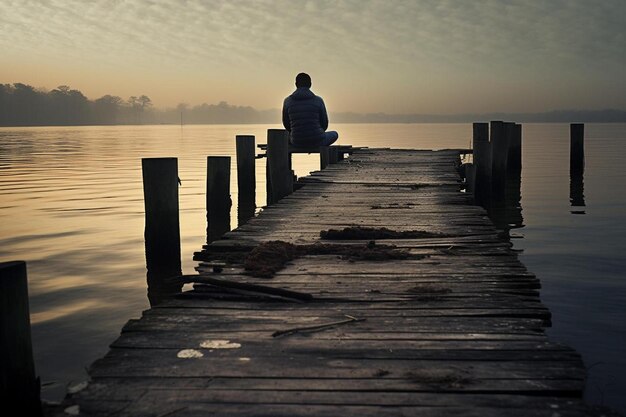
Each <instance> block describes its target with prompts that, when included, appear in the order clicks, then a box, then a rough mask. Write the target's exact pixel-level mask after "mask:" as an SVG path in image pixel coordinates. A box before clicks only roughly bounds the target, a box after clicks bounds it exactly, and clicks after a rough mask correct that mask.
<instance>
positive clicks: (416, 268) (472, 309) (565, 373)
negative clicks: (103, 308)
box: [70, 148, 589, 417]
mask: <svg viewBox="0 0 626 417" xmlns="http://www.w3.org/2000/svg"><path fill="white" fill-rule="evenodd" d="M352 151H353V154H352V156H351V157H350V158H349V159H346V160H343V161H340V162H338V163H336V164H331V165H328V166H327V168H325V169H324V170H321V171H316V172H313V173H312V174H311V175H310V176H308V177H306V178H301V179H300V180H299V183H300V184H304V186H303V187H302V188H300V189H299V190H298V191H296V192H294V193H293V194H290V195H288V196H287V197H285V198H283V199H282V200H280V201H278V202H276V203H275V204H273V205H271V206H269V207H265V208H263V210H262V211H261V213H260V214H259V215H258V216H257V217H254V218H252V219H250V220H249V221H248V222H247V223H246V224H245V225H243V226H240V227H239V228H237V229H235V230H233V231H231V232H229V233H226V234H225V235H224V236H223V237H222V239H220V240H217V241H215V242H213V243H211V244H210V245H208V246H204V247H203V248H202V250H201V251H199V252H197V253H196V254H195V258H196V259H197V260H199V261H200V262H199V263H198V266H197V268H196V269H197V271H198V272H199V273H200V274H202V275H203V276H204V277H206V278H217V279H219V280H228V281H230V282H233V283H235V284H236V285H234V287H237V288H258V287H254V286H255V285H257V286H258V285H261V286H263V287H264V288H266V287H269V288H270V289H276V290H277V291H281V290H289V291H297V292H298V293H305V294H309V295H310V296H311V300H310V301H308V302H297V300H277V299H267V298H264V297H260V296H259V294H254V293H246V292H245V291H244V292H241V291H239V292H237V293H232V292H229V291H228V288H221V287H219V286H218V287H216V286H215V285H207V283H209V284H210V282H213V281H212V280H211V279H197V280H195V281H196V283H195V284H194V287H193V290H190V291H187V292H185V293H183V294H181V295H180V296H178V297H176V298H173V299H171V300H169V301H167V302H165V303H163V304H161V305H159V306H156V307H153V308H152V309H150V310H147V311H145V312H144V313H143V316H142V317H141V319H136V320H130V321H129V322H128V323H127V324H126V325H125V326H124V328H123V329H122V333H121V335H120V337H119V338H118V339H117V340H116V341H114V342H113V343H112V345H111V350H110V351H109V353H108V354H107V355H106V356H105V357H103V358H102V359H100V360H98V361H96V362H95V363H94V364H93V365H92V366H91V367H90V369H89V374H90V377H91V383H90V385H89V386H88V387H87V388H86V389H85V390H83V391H81V392H79V393H76V394H74V395H73V396H71V398H70V400H71V401H74V402H76V403H77V404H79V405H80V407H81V415H87V416H109V415H119V416H164V415H168V416H170V415H171V416H205V415H215V416H290V417H291V416H337V415H342V416H346V417H348V416H365V417H367V416H376V417H379V416H382V417H384V416H413V415H420V416H450V415H454V416H457V415H463V416H501V415H506V416H508V417H515V416H555V415H556V414H555V413H558V415H559V416H582V415H588V413H589V409H588V408H587V407H586V406H585V404H584V403H583V402H582V400H581V396H582V390H583V386H584V379H585V369H584V367H583V364H582V362H581V359H580V356H579V355H578V354H577V353H576V352H575V351H573V350H572V349H570V348H569V347H567V346H564V345H561V344H557V343H554V342H551V341H550V340H548V338H547V336H546V334H545V332H544V329H545V328H546V327H547V326H549V325H550V312H549V310H548V309H547V308H546V307H545V306H544V305H543V304H542V303H541V301H540V298H539V289H540V287H541V283H540V281H539V279H538V278H537V277H535V275H533V274H532V273H531V272H529V271H528V270H527V269H526V267H525V266H524V265H523V264H522V263H521V262H520V261H519V259H518V257H517V255H518V252H517V251H515V250H513V249H512V247H511V246H512V245H511V243H510V242H509V241H508V239H506V238H504V237H503V236H501V235H500V234H499V232H498V230H496V229H495V227H494V225H493V224H492V222H491V221H490V220H489V218H488V217H487V213H486V212H485V210H484V209H482V208H481V207H478V206H473V205H471V204H472V200H471V196H470V195H468V194H465V193H463V192H461V186H462V184H461V181H460V178H459V175H458V173H457V170H456V168H457V166H458V165H459V150H446V151H416V150H391V149H382V148H381V149H353V150H352ZM351 226H364V227H386V228H389V229H392V230H396V231H409V230H421V231H427V232H433V233H439V234H440V235H438V236H435V237H427V238H423V239H385V240H377V241H376V243H377V244H389V245H395V246H396V247H397V248H398V249H402V250H406V251H407V253H408V254H409V259H402V260H393V261H354V260H352V261H351V260H349V259H343V258H342V257H341V256H339V255H337V256H336V255H332V254H331V255H307V256H302V257H299V258H296V259H294V260H292V261H290V262H288V263H287V264H286V265H285V267H284V268H283V269H282V270H280V271H278V273H277V274H276V275H275V276H274V277H273V278H271V279H266V278H253V277H250V276H248V275H246V271H245V270H244V268H243V262H244V259H245V257H246V254H247V252H249V251H250V250H252V249H253V248H254V247H255V246H256V245H258V244H260V243H263V242H266V241H270V240H284V241H287V242H291V243H294V244H311V243H316V242H321V243H326V244H341V245H355V247H358V246H359V245H360V246H363V245H365V244H367V243H368V240H365V239H364V240H341V241H322V240H321V239H320V231H322V230H328V229H342V228H344V227H351ZM411 257H412V258H411ZM226 260H228V262H226ZM216 265H219V269H217V271H219V272H215V271H216V269H215V266H216ZM201 281H204V283H202V282H201ZM220 282H221V281H220ZM351 317H353V318H358V319H359V321H354V322H349V323H345V324H343V325H340V326H334V327H333V326H331V327H325V326H324V325H325V324H328V323H333V322H341V321H344V320H345V319H346V318H351ZM293 328H313V330H311V331H308V332H307V331H303V332H298V333H295V334H287V335H285V336H283V337H279V338H276V337H272V335H273V334H274V333H275V332H276V331H288V330H291V329H293ZM224 346H226V347H227V348H221V347H224ZM185 352H186V354H185ZM189 352H192V353H193V354H192V355H190V354H189ZM187 356H191V357H187Z"/></svg>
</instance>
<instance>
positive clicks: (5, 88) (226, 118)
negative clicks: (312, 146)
mask: <svg viewBox="0 0 626 417" xmlns="http://www.w3.org/2000/svg"><path fill="white" fill-rule="evenodd" d="M277 121H280V112H279V111H278V110H277V109H272V110H256V109H254V108H252V107H250V106H233V105H230V104H228V103H226V102H225V101H222V102H220V103H219V104H206V103H204V104H201V105H199V106H193V107H191V106H189V105H187V104H179V105H178V106H177V107H175V108H173V109H166V110H159V109H155V108H153V106H152V100H150V97H148V96H146V95H141V96H132V97H129V98H128V100H124V99H122V98H121V97H118V96H112V95H108V94H107V95H105V96H102V97H100V98H98V99H95V100H89V99H88V98H87V97H85V95H83V93H81V92H80V91H79V90H74V89H71V88H70V87H68V86H66V85H62V86H59V87H57V88H55V89H54V90H51V91H46V90H38V89H36V88H34V87H32V86H30V85H27V84H22V83H15V84H0V126H58V125H60V126H64V125H114V124H158V123H166V124H171V123H173V124H178V123H181V122H182V123H185V124H204V123H206V124H211V123H223V124H228V123H233V124H235V123H275V122H277Z"/></svg>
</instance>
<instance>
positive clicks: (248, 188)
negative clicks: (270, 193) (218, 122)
mask: <svg viewBox="0 0 626 417" xmlns="http://www.w3.org/2000/svg"><path fill="white" fill-rule="evenodd" d="M235 142H236V147H237V223H238V224H239V225H240V226H241V225H242V224H244V223H245V222H247V221H248V219H250V218H251V217H253V216H254V210H255V208H256V205H255V201H256V175H255V145H254V136H251V135H237V136H236V137H235Z"/></svg>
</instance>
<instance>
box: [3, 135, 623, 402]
mask: <svg viewBox="0 0 626 417" xmlns="http://www.w3.org/2000/svg"><path fill="white" fill-rule="evenodd" d="M275 127H277V126H273V125H272V126H270V125H191V126H187V125H185V126H184V127H182V128H181V127H180V126H110V127H91V126H88V127H37V128H0V261H9V260H17V259H23V260H26V261H27V263H28V275H29V291H30V303H31V304H30V306H31V320H32V330H33V344H34V350H35V359H36V366H37V372H38V374H39V375H40V376H41V378H42V382H43V383H44V384H45V386H44V389H43V396H44V398H48V399H58V398H60V397H61V396H62V395H63V394H64V391H65V385H66V384H68V383H69V382H70V381H74V382H77V381H80V380H83V379H85V378H86V373H85V371H84V368H85V367H86V366H88V365H89V364H91V362H93V361H94V360H95V359H97V358H99V357H101V356H102V355H104V354H105V353H106V351H107V349H108V344H109V343H111V342H112V341H114V340H115V339H116V338H117V336H118V335H119V332H120V330H121V327H122V326H123V325H124V323H125V322H126V321H127V320H128V319H130V318H138V317H139V316H140V314H141V311H142V310H144V309H146V308H148V307H149V302H148V297H147V285H146V272H147V271H146V260H145V253H144V251H145V245H144V237H143V236H144V235H143V233H144V208H143V196H142V179H141V158H145V157H177V158H178V167H179V177H180V179H181V181H182V186H181V187H180V188H179V193H180V228H181V250H182V272H183V273H187V274H191V273H194V266H195V262H193V261H192V255H193V252H194V251H197V250H199V249H200V248H201V247H202V245H203V244H204V243H205V242H206V213H205V178H206V157H207V156H209V155H212V156H219V155H226V156H231V157H233V158H232V162H231V167H232V170H233V171H232V172H231V194H232V200H233V202H236V201H237V187H236V181H237V175H236V172H235V166H236V163H235V158H234V156H235V154H234V152H235V141H234V138H235V135H240V134H251V135H255V136H256V138H257V143H265V137H266V131H267V129H268V128H275ZM332 128H333V129H334V130H338V131H339V133H340V139H339V143H340V144H352V145H355V146H370V147H394V148H418V149H442V148H467V147H470V145H471V143H470V138H471V134H472V127H471V125H470V124H335V125H333V126H332ZM585 134H586V143H585V154H586V167H585V173H584V177H583V178H581V179H580V180H581V181H578V179H577V181H576V182H575V183H571V182H570V177H569V126H568V125H565V124H524V125H523V145H522V152H523V168H522V177H521V208H522V210H521V215H522V216H523V224H524V227H523V228H519V229H515V230H512V231H511V234H512V237H513V243H514V246H515V248H516V249H523V250H524V252H523V254H522V255H521V260H522V262H523V263H524V264H525V265H526V266H527V267H528V269H529V270H530V271H531V272H533V273H535V274H537V276H538V277H539V278H540V279H541V282H542V285H543V288H542V290H541V295H542V300H543V301H544V302H545V303H546V304H547V306H548V307H549V308H550V310H551V312H552V314H553V319H552V321H553V327H552V328H551V329H549V333H550V335H551V336H552V337H553V338H554V339H555V340H557V341H562V342H564V343H567V344H570V345H571V346H572V347H574V348H576V349H577V350H578V351H579V352H580V353H581V354H582V355H583V357H584V360H585V364H586V366H587V367H588V368H589V381H588V385H587V392H586V396H587V398H588V399H589V400H590V401H592V402H595V403H603V404H605V405H609V406H612V407H615V408H618V409H621V410H622V411H626V400H625V399H624V398H622V397H623V396H622V395H621V394H622V393H623V392H625V391H626V360H625V359H624V358H625V357H626V355H625V354H624V353H625V350H626V349H625V346H626V324H625V323H624V322H625V321H624V317H626V314H625V313H626V307H625V306H626V277H625V275H624V271H626V255H624V253H623V248H624V247H626V237H625V236H626V227H625V226H624V225H625V224H626V194H625V193H623V191H622V190H623V189H624V183H625V182H626V170H624V168H623V155H624V154H625V153H626V125H624V124H587V125H586V126H585ZM264 163H265V161H264V160H262V159H259V160H257V166H256V179H257V195H256V203H257V207H261V206H262V205H264V203H265V182H264V181H265V165H264ZM318 167H319V159H318V156H317V155H310V156H309V155H295V156H294V168H295V170H296V173H297V174H298V175H299V176H301V175H306V174H307V173H308V172H310V171H312V170H316V169H318ZM581 185H582V188H581ZM581 197H582V198H583V201H584V204H585V205H584V206H581V205H580V203H581V201H580V198H581ZM573 204H575V205H573ZM573 212H578V213H580V212H584V214H574V213H573ZM231 224H232V225H236V224H237V207H236V206H233V209H232V212H231Z"/></svg>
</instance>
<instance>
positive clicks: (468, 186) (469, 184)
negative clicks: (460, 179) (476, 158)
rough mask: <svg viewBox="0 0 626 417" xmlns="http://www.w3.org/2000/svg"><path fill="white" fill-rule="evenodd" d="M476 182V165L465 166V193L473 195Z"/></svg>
mask: <svg viewBox="0 0 626 417" xmlns="http://www.w3.org/2000/svg"><path fill="white" fill-rule="evenodd" d="M475 182H476V166H475V165H474V164H467V165H465V192H466V193H473V192H474V185H475Z"/></svg>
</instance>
